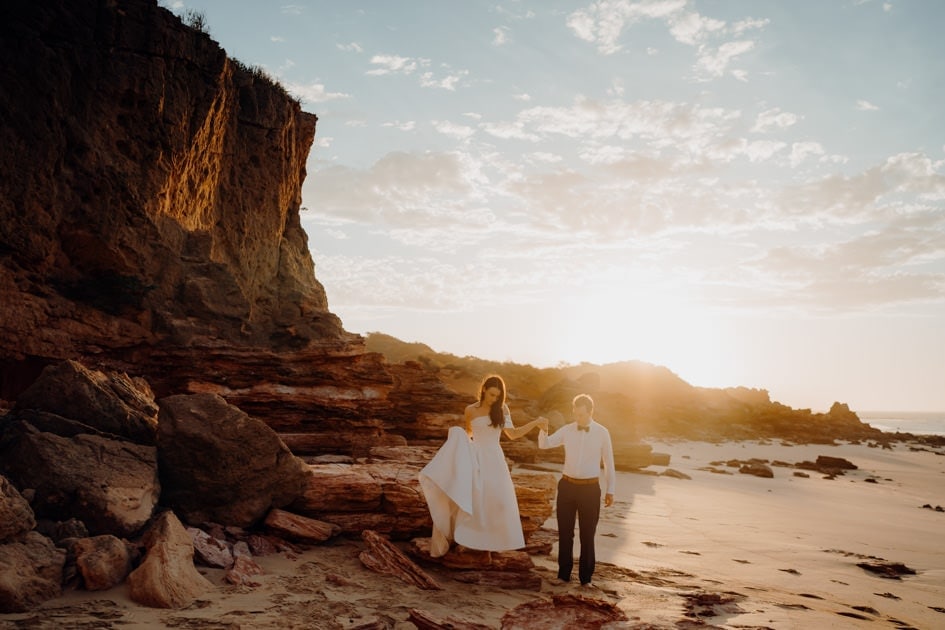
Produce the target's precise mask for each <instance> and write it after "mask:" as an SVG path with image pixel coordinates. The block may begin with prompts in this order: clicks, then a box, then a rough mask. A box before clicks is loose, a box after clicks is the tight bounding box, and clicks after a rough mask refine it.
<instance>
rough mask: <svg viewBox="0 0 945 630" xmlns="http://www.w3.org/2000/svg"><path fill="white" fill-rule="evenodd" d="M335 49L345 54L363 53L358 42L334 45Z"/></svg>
mask: <svg viewBox="0 0 945 630" xmlns="http://www.w3.org/2000/svg"><path fill="white" fill-rule="evenodd" d="M335 47H336V48H337V49H338V50H343V51H345V52H356V53H363V52H364V48H362V47H361V44H359V43H358V42H348V43H347V44H335Z"/></svg>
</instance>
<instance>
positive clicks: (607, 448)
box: [601, 430, 617, 494]
mask: <svg viewBox="0 0 945 630" xmlns="http://www.w3.org/2000/svg"><path fill="white" fill-rule="evenodd" d="M601 460H602V461H603V462H604V487H605V488H606V490H605V492H606V493H607V494H616V490H617V474H616V472H615V470H614V447H613V444H612V443H611V441H610V431H607V430H605V431H604V439H603V440H601Z"/></svg>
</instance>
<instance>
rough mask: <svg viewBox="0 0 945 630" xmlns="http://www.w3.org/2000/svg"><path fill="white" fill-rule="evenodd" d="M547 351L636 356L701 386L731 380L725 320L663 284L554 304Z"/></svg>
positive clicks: (610, 358)
mask: <svg viewBox="0 0 945 630" xmlns="http://www.w3.org/2000/svg"><path fill="white" fill-rule="evenodd" d="M554 328H555V329H556V332H555V333H553V334H552V338H553V339H554V340H555V341H554V342H553V347H552V348H549V351H550V352H552V353H554V354H556V355H558V356H559V357H560V360H561V361H563V362H566V363H581V362H588V363H596V364H604V363H613V362H618V361H630V360H640V361H645V362H648V363H652V364H655V365H661V366H664V367H667V368H669V369H670V370H672V371H673V372H675V373H676V374H678V375H679V376H680V377H682V378H683V379H684V380H686V381H687V382H689V383H691V384H693V385H698V386H704V387H718V386H728V385H731V382H730V380H729V377H728V376H727V375H728V374H730V369H729V368H730V367H731V365H730V362H731V360H732V359H731V348H732V346H731V344H730V343H729V342H730V340H731V334H730V330H729V328H730V324H729V323H727V322H726V321H725V320H724V318H723V317H721V316H720V315H719V314H718V313H715V312H713V311H712V310H710V309H708V308H706V307H704V306H702V305H700V304H698V303H696V302H694V301H692V300H689V299H687V298H686V297H684V296H680V295H670V294H667V293H666V292H665V291H663V290H649V291H647V290H641V289H639V288H629V287H627V288H614V289H612V290H606V291H602V290H597V291H595V292H589V293H586V294H584V295H582V296H580V299H575V300H573V301H569V302H568V304H567V305H566V306H565V307H564V308H562V309H559V310H558V316H557V318H556V321H555V323H554Z"/></svg>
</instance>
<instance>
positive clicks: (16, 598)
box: [0, 531, 66, 613]
mask: <svg viewBox="0 0 945 630" xmlns="http://www.w3.org/2000/svg"><path fill="white" fill-rule="evenodd" d="M65 562H66V552H65V551H64V550H62V549H59V548H58V547H56V546H55V545H54V544H53V542H52V541H51V540H49V539H48V538H46V537H45V536H43V535H42V534H40V533H39V532H35V531H30V532H27V533H26V534H24V535H23V536H22V537H20V538H19V539H18V540H16V541H14V542H8V543H6V544H2V545H0V613H14V612H25V611H27V610H32V609H33V608H35V607H36V606H38V605H39V604H42V603H43V602H45V601H47V600H50V599H53V598H55V597H59V595H61V594H62V587H61V584H62V568H63V566H64V565H65Z"/></svg>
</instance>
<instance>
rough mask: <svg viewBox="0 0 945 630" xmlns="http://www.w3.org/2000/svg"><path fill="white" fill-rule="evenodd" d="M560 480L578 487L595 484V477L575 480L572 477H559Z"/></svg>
mask: <svg viewBox="0 0 945 630" xmlns="http://www.w3.org/2000/svg"><path fill="white" fill-rule="evenodd" d="M561 478H562V479H564V480H565V481H567V482H568V483H573V484H575V485H578V486H589V485H591V484H592V483H597V482H598V481H597V479H598V478H597V477H589V478H587V479H575V478H574V477H568V476H567V475H561Z"/></svg>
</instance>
